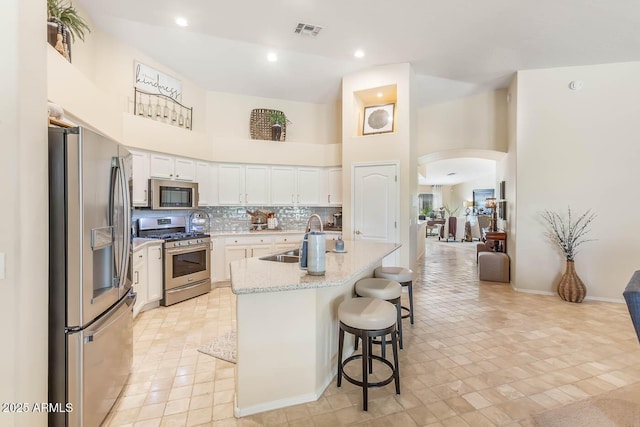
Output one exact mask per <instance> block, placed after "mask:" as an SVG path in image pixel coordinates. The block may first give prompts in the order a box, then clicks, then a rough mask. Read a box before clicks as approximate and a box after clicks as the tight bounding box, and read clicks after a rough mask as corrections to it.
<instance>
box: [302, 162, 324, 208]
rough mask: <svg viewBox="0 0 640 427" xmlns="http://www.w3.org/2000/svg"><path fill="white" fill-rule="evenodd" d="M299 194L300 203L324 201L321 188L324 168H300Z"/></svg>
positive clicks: (308, 203)
mask: <svg viewBox="0 0 640 427" xmlns="http://www.w3.org/2000/svg"><path fill="white" fill-rule="evenodd" d="M297 175H298V196H297V198H296V203H297V204H299V205H319V204H320V203H322V197H321V195H320V190H321V188H322V181H321V177H322V169H320V168H298V174H297Z"/></svg>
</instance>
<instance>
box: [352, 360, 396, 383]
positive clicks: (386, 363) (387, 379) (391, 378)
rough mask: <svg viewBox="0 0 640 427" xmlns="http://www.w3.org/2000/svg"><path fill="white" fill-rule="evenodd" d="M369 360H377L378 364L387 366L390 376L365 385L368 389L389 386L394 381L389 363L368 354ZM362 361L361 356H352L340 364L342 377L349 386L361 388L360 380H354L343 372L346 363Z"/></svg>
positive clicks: (392, 369)
mask: <svg viewBox="0 0 640 427" xmlns="http://www.w3.org/2000/svg"><path fill="white" fill-rule="evenodd" d="M369 358H370V359H373V360H377V361H378V362H382V363H384V364H385V365H387V366H388V367H389V368H390V369H391V375H389V377H388V378H386V379H384V380H382V381H378V382H375V383H367V385H368V387H369V388H375V387H383V386H385V385H387V384H389V383H390V382H391V381H393V379H394V376H393V375H394V367H393V365H392V364H391V362H389V361H388V360H387V359H383V358H382V357H380V356H378V355H375V354H370V355H369ZM359 359H362V354H354V355H353V356H350V357H347V358H346V359H345V360H344V362H342V376H343V377H344V379H345V380H347V381H349V382H350V383H351V384H355V385H357V386H360V387H363V385H364V384H363V382H362V381H360V380H356V379H355V378H352V377H350V376H349V375H348V374H347V373H346V372H344V368H345V367H346V366H347V363H349V362H352V361H354V360H359Z"/></svg>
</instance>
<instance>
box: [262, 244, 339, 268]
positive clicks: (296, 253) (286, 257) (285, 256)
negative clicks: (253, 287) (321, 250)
mask: <svg viewBox="0 0 640 427" xmlns="http://www.w3.org/2000/svg"><path fill="white" fill-rule="evenodd" d="M335 247H336V241H335V240H327V242H326V250H325V252H331V250H332V249H333V248H335ZM259 259H261V260H263V261H275V262H290V263H294V262H298V261H300V249H292V250H290V251H287V252H282V253H280V254H275V255H267V256H263V257H260V258H259Z"/></svg>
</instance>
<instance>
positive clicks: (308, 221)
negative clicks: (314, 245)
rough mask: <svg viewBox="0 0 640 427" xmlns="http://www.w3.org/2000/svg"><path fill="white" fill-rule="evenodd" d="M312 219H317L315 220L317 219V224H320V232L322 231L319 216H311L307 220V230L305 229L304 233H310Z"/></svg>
mask: <svg viewBox="0 0 640 427" xmlns="http://www.w3.org/2000/svg"><path fill="white" fill-rule="evenodd" d="M313 218H317V219H318V222H319V223H320V231H323V229H322V218H320V215H318V214H313V215H311V216H310V217H309V219H308V220H307V229H306V232H307V233H308V232H309V231H311V220H312V219H313Z"/></svg>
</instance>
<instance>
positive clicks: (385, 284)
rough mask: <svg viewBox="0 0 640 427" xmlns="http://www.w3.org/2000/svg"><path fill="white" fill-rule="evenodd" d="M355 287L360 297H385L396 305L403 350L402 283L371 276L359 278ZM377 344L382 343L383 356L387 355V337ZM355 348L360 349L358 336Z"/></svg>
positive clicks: (384, 298)
mask: <svg viewBox="0 0 640 427" xmlns="http://www.w3.org/2000/svg"><path fill="white" fill-rule="evenodd" d="M354 289H355V292H356V295H357V296H359V297H369V298H378V299H383V300H385V301H388V302H390V303H391V304H393V305H395V306H396V309H397V311H398V322H397V328H398V336H399V338H400V339H399V341H400V350H402V349H403V348H404V346H403V342H402V305H401V304H400V297H401V296H402V286H401V285H400V283H398V282H396V281H395V280H389V279H379V278H372V277H370V278H366V279H360V280H358V281H357V282H356V285H355V287H354ZM374 342H376V341H374ZM377 344H382V357H386V354H385V348H386V342H385V337H382V339H381V342H380V341H378V342H377ZM355 348H356V350H357V349H358V338H356V347H355Z"/></svg>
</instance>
